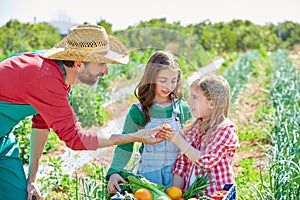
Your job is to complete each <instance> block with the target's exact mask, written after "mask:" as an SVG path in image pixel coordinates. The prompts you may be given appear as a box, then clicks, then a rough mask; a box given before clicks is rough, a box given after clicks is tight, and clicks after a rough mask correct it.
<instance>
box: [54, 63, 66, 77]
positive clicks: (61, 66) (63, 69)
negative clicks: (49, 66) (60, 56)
mask: <svg viewBox="0 0 300 200" xmlns="http://www.w3.org/2000/svg"><path fill="white" fill-rule="evenodd" d="M56 62H57V63H58V64H59V66H60V68H61V70H62V73H63V76H64V79H65V80H66V75H67V73H66V70H65V68H64V66H63V64H62V62H61V61H60V60H56Z"/></svg>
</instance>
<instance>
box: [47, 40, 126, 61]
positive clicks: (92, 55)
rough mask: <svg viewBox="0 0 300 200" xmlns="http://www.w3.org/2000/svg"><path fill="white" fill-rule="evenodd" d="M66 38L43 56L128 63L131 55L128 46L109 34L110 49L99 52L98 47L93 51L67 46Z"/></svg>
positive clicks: (57, 58)
mask: <svg viewBox="0 0 300 200" xmlns="http://www.w3.org/2000/svg"><path fill="white" fill-rule="evenodd" d="M65 42H66V40H64V39H63V40H62V41H60V42H59V43H58V44H56V45H55V46H54V47H53V48H51V49H50V50H49V51H47V52H46V53H45V54H44V55H43V56H44V57H45V58H48V59H52V60H70V61H86V62H94V63H108V64H127V63H128V62H129V56H128V52H127V49H126V47H125V46H124V45H123V44H122V43H121V42H119V41H118V40H117V39H116V38H114V37H113V36H109V47H110V48H109V50H108V51H106V52H99V51H98V49H97V48H95V49H94V50H92V51H84V50H79V49H78V50H74V49H67V48H65V45H64V44H65Z"/></svg>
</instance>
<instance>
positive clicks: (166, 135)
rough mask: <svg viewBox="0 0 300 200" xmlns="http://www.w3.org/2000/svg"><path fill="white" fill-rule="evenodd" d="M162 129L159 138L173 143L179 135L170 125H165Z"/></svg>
mask: <svg viewBox="0 0 300 200" xmlns="http://www.w3.org/2000/svg"><path fill="white" fill-rule="evenodd" d="M161 127H162V129H161V130H160V131H159V133H158V135H157V137H160V138H163V139H166V140H169V141H171V142H172V141H173V140H174V139H175V137H176V136H177V135H178V133H177V132H175V131H174V130H173V129H172V128H171V126H170V125H169V124H163V125H162V126H161Z"/></svg>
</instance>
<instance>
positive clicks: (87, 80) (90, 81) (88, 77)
mask: <svg viewBox="0 0 300 200" xmlns="http://www.w3.org/2000/svg"><path fill="white" fill-rule="evenodd" d="M99 76H103V74H102V73H101V74H97V75H93V74H91V73H90V72H89V71H88V69H87V68H85V69H84V70H83V71H82V72H79V73H78V74H77V78H78V80H79V81H80V82H81V83H84V84H87V85H89V86H93V85H95V84H96V83H97V82H98V80H99Z"/></svg>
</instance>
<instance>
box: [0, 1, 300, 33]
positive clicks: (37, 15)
mask: <svg viewBox="0 0 300 200" xmlns="http://www.w3.org/2000/svg"><path fill="white" fill-rule="evenodd" d="M0 5H1V6H0V26H3V25H4V24H5V23H6V22H8V21H9V20H11V19H17V20H19V21H20V22H22V23H34V22H37V23H39V22H49V21H57V20H59V21H67V22H72V23H75V24H76V23H78V24H80V23H84V22H88V23H90V24H96V23H97V22H98V21H100V20H102V19H104V20H106V21H107V22H109V23H111V24H112V29H113V30H123V29H126V28H127V27H128V26H134V25H137V24H138V23H139V22H140V21H148V20H150V19H154V18H166V20H167V22H169V23H173V22H180V24H182V25H184V26H185V25H188V24H196V23H199V22H202V21H205V20H210V21H211V22H213V23H215V22H229V21H231V20H233V19H242V20H250V21H252V22H253V23H255V24H259V25H263V24H266V23H273V24H278V23H280V22H284V21H287V20H288V21H293V22H297V23H300V0H149V1H143V0H106V1H104V0H47V1H46V0H0Z"/></svg>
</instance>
